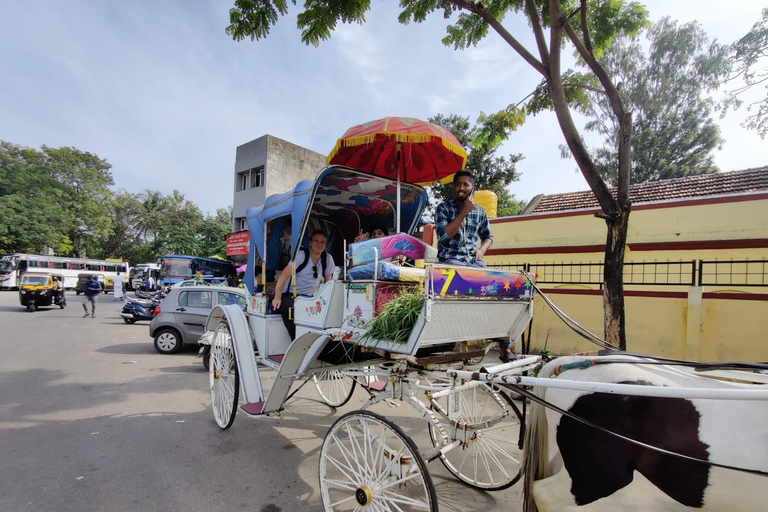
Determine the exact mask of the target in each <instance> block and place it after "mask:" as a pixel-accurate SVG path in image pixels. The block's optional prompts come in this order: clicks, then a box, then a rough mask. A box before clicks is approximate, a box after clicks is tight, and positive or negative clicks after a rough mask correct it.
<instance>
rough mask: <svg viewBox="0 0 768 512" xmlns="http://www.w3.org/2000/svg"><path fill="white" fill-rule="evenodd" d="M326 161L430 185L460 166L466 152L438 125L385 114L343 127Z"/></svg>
mask: <svg viewBox="0 0 768 512" xmlns="http://www.w3.org/2000/svg"><path fill="white" fill-rule="evenodd" d="M326 163H327V164H328V165H345V166H347V167H351V168H353V169H356V170H358V171H362V172H367V173H370V174H375V175H377V176H383V177H387V178H391V179H397V180H398V183H400V182H401V181H402V182H406V183H417V184H434V183H435V182H440V181H443V182H445V181H447V180H449V179H450V178H451V176H453V175H454V174H455V173H456V172H457V171H460V170H461V169H463V168H464V165H465V164H466V163H467V152H466V151H464V148H462V147H461V144H460V143H459V141H458V140H456V137H455V136H454V135H453V134H452V133H451V132H450V131H448V130H447V129H445V128H443V127H442V126H438V125H435V124H432V123H428V122H426V121H421V120H420V119H415V118H413V117H385V118H383V119H377V120H376V121H371V122H368V123H364V124H360V125H357V126H353V127H352V128H350V129H349V130H347V132H346V133H345V134H344V136H342V137H341V138H340V139H339V140H338V141H336V146H335V147H334V148H333V151H331V154H330V155H328V158H327V159H326ZM398 171H399V173H398Z"/></svg>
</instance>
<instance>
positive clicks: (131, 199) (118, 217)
mask: <svg viewBox="0 0 768 512" xmlns="http://www.w3.org/2000/svg"><path fill="white" fill-rule="evenodd" d="M142 210H143V208H142V204H141V202H140V201H139V198H138V196H137V195H136V194H131V193H130V192H126V191H125V190H120V191H118V192H117V193H116V194H115V195H114V197H113V198H112V205H111V208H110V221H111V226H112V229H111V230H110V232H109V234H108V235H107V236H106V237H104V241H103V243H102V247H101V251H102V253H103V256H104V257H105V258H122V259H128V258H129V254H130V253H131V252H132V251H133V250H134V249H135V248H136V247H138V246H140V245H142V240H141V237H140V231H139V225H140V221H141V216H142V213H143V211H142ZM142 261H143V260H142ZM136 263H141V261H137V262H136Z"/></svg>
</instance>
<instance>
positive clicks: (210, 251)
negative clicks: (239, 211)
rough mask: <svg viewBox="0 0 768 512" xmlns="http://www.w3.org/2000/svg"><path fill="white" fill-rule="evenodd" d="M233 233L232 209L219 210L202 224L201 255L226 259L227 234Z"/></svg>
mask: <svg viewBox="0 0 768 512" xmlns="http://www.w3.org/2000/svg"><path fill="white" fill-rule="evenodd" d="M231 231H232V208H231V207H229V208H219V209H217V210H216V215H206V216H205V218H204V219H203V221H202V222H201V223H200V230H199V232H200V255H202V256H205V257H207V258H210V257H212V256H221V257H226V255H227V234H228V233H229V232H231Z"/></svg>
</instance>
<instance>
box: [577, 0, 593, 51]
mask: <svg viewBox="0 0 768 512" xmlns="http://www.w3.org/2000/svg"><path fill="white" fill-rule="evenodd" d="M579 10H580V11H581V34H582V36H583V37H584V47H585V48H586V49H587V51H588V52H589V54H590V55H594V53H595V52H594V51H593V49H592V38H591V37H589V24H588V23H587V0H581V7H580V8H579Z"/></svg>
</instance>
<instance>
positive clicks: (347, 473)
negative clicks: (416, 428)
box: [320, 411, 437, 512]
mask: <svg viewBox="0 0 768 512" xmlns="http://www.w3.org/2000/svg"><path fill="white" fill-rule="evenodd" d="M320 494H321V496H322V499H323V507H324V509H325V510H326V511H344V510H355V511H358V510H369V509H370V510H371V511H382V512H383V511H403V510H426V511H430V512H437V494H436V493H435V487H434V485H433V484H432V478H431V477H430V476H429V472H428V471H427V465H426V463H425V462H424V459H423V458H422V456H421V454H420V453H419V450H418V448H417V447H416V445H415V444H414V442H413V440H411V438H410V437H408V436H407V435H406V434H405V432H403V430H402V429H401V428H400V427H398V426H397V425H395V424H394V423H392V422H391V421H389V420H388V419H386V418H384V417H383V416H380V415H378V414H376V413H373V412H370V411H352V412H350V413H347V414H345V415H344V416H342V417H341V418H339V419H338V420H337V421H336V423H334V424H333V425H332V426H331V429H330V430H329V431H328V433H327V434H326V435H325V440H324V441H323V447H322V450H321V452H320Z"/></svg>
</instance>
